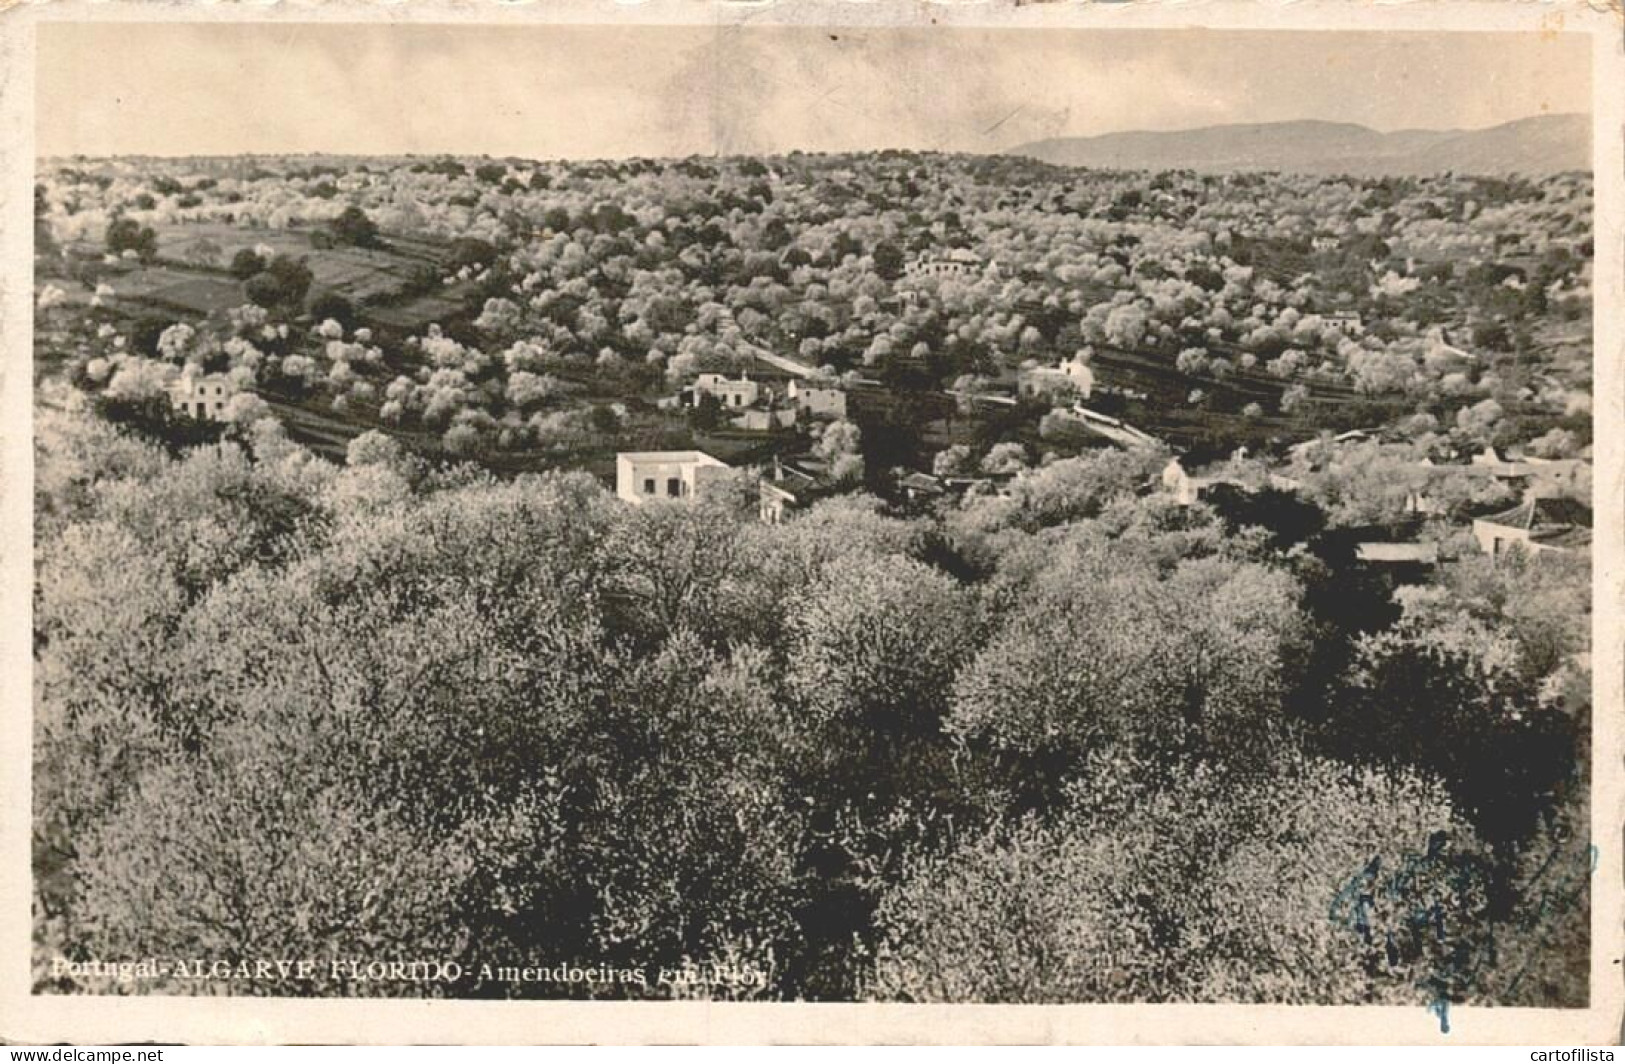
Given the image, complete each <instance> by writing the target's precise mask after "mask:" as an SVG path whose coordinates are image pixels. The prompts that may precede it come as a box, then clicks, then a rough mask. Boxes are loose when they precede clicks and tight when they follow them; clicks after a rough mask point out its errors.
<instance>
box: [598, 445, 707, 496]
mask: <svg viewBox="0 0 1625 1064" xmlns="http://www.w3.org/2000/svg"><path fill="white" fill-rule="evenodd" d="M727 468H728V467H727V466H726V465H724V464H722V463H721V462H718V461H716V460H715V459H711V460H710V461H702V460H697V459H694V458H691V457H687V456H681V452H678V453H677V454H674V455H673V456H670V457H658V458H657V457H649V458H638V457H634V456H632V455H625V454H622V455H617V456H616V458H615V494H616V496H617V497H618V498H620V499H623V500H625V501H626V502H629V503H633V504H635V505H640V506H641V505H642V504H643V503H646V502H648V501H650V500H651V499H693V498H698V497H700V496H701V495H703V494H704V491H705V488H704V486H705V481H706V475H707V474H708V473H715V472H718V471H724V470H726V469H727Z"/></svg>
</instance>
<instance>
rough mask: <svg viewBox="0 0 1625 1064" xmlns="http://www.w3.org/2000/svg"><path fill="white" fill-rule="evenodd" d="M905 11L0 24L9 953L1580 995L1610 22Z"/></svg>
mask: <svg viewBox="0 0 1625 1064" xmlns="http://www.w3.org/2000/svg"><path fill="white" fill-rule="evenodd" d="M929 7H930V5H923V6H921V7H920V9H919V11H926V10H927V9H928V8H929ZM928 13H929V12H928ZM928 13H927V14H920V13H918V12H916V13H915V14H914V15H913V16H911V17H909V18H905V19H895V20H891V21H887V20H884V19H878V18H875V19H870V20H869V21H867V22H865V21H863V20H861V19H860V20H857V21H856V22H853V23H850V24H849V23H847V22H837V21H828V22H827V23H826V22H823V21H820V22H795V21H789V20H782V19H781V20H778V21H774V20H771V19H763V20H761V21H760V22H756V21H752V20H751V19H750V18H745V17H729V18H720V17H719V18H718V19H716V20H714V21H710V22H697V21H694V20H689V21H687V22H678V23H673V24H653V23H651V22H650V21H648V20H646V19H642V20H635V19H625V20H616V19H604V20H600V21H598V22H584V21H570V22H565V21H559V22H554V23H545V24H540V23H535V22H520V21H514V22H510V23H503V24H475V23H469V22H462V23H459V22H448V23H445V24H431V23H427V22H423V21H412V20H402V21H380V20H377V19H371V20H363V21H356V22H339V21H333V20H330V19H329V20H311V21H303V22H301V21H297V20H294V19H291V18H278V19H274V20H269V21H253V20H245V19H232V20H223V21H218V20H217V21H211V20H197V19H190V20H186V19H182V20H175V21H153V20H151V19H134V20H129V19H126V20H96V19H77V20H75V19H60V20H52V19H49V18H46V19H41V20H40V21H38V23H37V25H36V26H35V27H34V30H33V46H32V47H33V59H34V74H33V78H32V81H33V85H32V97H33V103H32V115H31V122H32V127H33V134H32V135H33V145H34V151H33V153H32V157H31V159H30V160H29V167H30V168H31V171H32V189H33V228H32V252H31V268H32V283H31V286H29V287H30V299H31V302H32V328H31V332H30V333H29V334H28V335H29V340H30V341H31V355H32V365H31V371H30V372H24V370H23V368H22V365H21V363H20V362H18V361H12V362H11V363H10V365H11V367H12V372H11V373H9V374H8V375H7V378H8V379H7V381H6V383H7V384H8V385H9V386H10V387H11V388H12V389H16V388H18V387H23V386H28V387H30V388H31V399H30V401H29V404H28V405H29V406H31V408H32V414H31V416H32V430H31V433H30V434H28V435H27V441H28V442H27V443H26V444H24V445H23V446H31V448H32V456H31V462H32V499H31V504H30V501H29V500H22V501H21V502H19V503H18V504H19V505H22V506H28V507H29V508H30V510H31V516H30V518H29V519H28V520H29V521H30V522H31V526H32V551H31V555H30V557H29V559H28V570H29V571H28V577H27V578H28V579H30V580H31V583H32V588H31V594H27V595H24V596H20V597H26V598H29V599H30V600H31V601H30V602H29V603H28V605H27V607H26V610H27V613H26V616H27V621H26V625H27V627H28V630H29V633H30V636H29V638H30V640H31V643H30V649H29V654H30V655H31V672H32V676H31V680H30V681H29V682H28V683H26V684H25V683H17V684H14V686H16V687H17V688H18V691H17V695H18V699H17V700H18V703H19V704H20V706H21V708H19V709H18V712H19V713H22V714H24V715H27V714H28V713H30V712H31V717H32V721H31V727H30V731H29V742H30V745H31V752H30V751H25V750H21V749H19V750H16V751H12V754H13V755H14V759H16V760H21V761H27V762H29V763H30V765H31V771H30V776H29V780H30V782H29V787H30V790H31V794H30V796H29V799H30V801H31V810H30V812H29V813H28V816H27V835H28V863H29V868H28V870H27V872H26V875H25V879H24V882H25V883H26V884H29V887H28V897H27V908H28V909H29V911H30V913H31V943H32V947H31V948H32V957H31V964H30V968H31V974H30V977H29V985H28V993H29V995H30V996H31V997H32V998H34V999H36V1000H39V1001H41V1002H50V1001H54V1000H58V999H62V998H73V997H98V998H109V999H111V998H119V999H124V998H134V997H152V998H188V999H211V1000H212V999H225V998H230V999H257V998H279V999H310V998H327V999H357V998H364V999H410V1000H420V999H435V1000H447V999H449V1000H456V1001H507V1002H519V1001H548V1002H556V1001H565V1002H606V1001H607V1002H622V1003H642V1002H711V1003H717V1004H718V1005H722V1004H731V1003H741V1002H750V1003H798V1002H799V1003H818V1002H822V1003H866V1004H876V1005H885V1004H906V1005H921V1004H932V1005H940V1004H952V1005H968V1004H975V1005H1000V1004H1018V1005H1188V1004H1216V1005H1234V1006H1255V1005H1256V1006H1264V1005H1295V1006H1390V1007H1394V1008H1395V1009H1398V1010H1399V1011H1397V1012H1392V1013H1389V1014H1391V1015H1396V1016H1399V1017H1402V1018H1403V1022H1404V1023H1405V1024H1407V1025H1408V1028H1407V1029H1408V1030H1411V1031H1412V1033H1414V1034H1415V1035H1416V1036H1417V1037H1426V1036H1429V1035H1432V1036H1437V1035H1441V1034H1448V1033H1449V1032H1451V1031H1452V1029H1453V1025H1458V1024H1460V1023H1462V1022H1463V1021H1462V1017H1463V1016H1464V1015H1470V1014H1472V1013H1474V1012H1476V1011H1478V1010H1481V1009H1483V1008H1484V1007H1487V1006H1495V1007H1499V1008H1500V1009H1503V1010H1504V1009H1506V1008H1512V1009H1522V1010H1536V1009H1538V1010H1548V1011H1547V1012H1542V1013H1541V1014H1540V1015H1542V1016H1547V1015H1550V1014H1551V1013H1552V1012H1557V1013H1573V1014H1579V1013H1583V1012H1584V1011H1585V1010H1587V1009H1588V1008H1591V1007H1592V1006H1594V1005H1596V1004H1598V1003H1599V1002H1600V1001H1604V1000H1609V999H1612V998H1613V997H1615V996H1616V994H1617V990H1616V988H1614V987H1613V986H1601V985H1594V970H1595V969H1594V947H1596V946H1597V945H1598V943H1597V941H1595V939H1594V931H1593V929H1594V923H1593V917H1594V915H1596V914H1595V912H1594V906H1595V905H1596V904H1597V903H1598V897H1599V895H1601V894H1608V895H1610V896H1611V895H1612V894H1614V893H1617V886H1616V885H1612V884H1609V885H1606V886H1604V885H1599V882H1598V880H1597V878H1596V871H1597V869H1598V868H1599V866H1600V865H1601V864H1603V863H1604V860H1605V858H1606V859H1607V861H1610V862H1614V863H1613V864H1612V865H1611V867H1612V868H1613V869H1615V870H1616V871H1617V869H1618V864H1617V856H1618V855H1617V853H1608V852H1607V851H1609V850H1612V849H1614V848H1616V847H1617V846H1618V844H1619V837H1618V834H1617V832H1615V833H1614V834H1613V836H1612V837H1603V836H1599V835H1598V833H1597V831H1596V830H1595V828H1594V824H1595V823H1598V822H1605V823H1611V822H1612V821H1611V820H1604V821H1597V820H1596V819H1595V814H1597V813H1598V811H1599V810H1598V806H1597V805H1596V802H1597V791H1596V788H1595V786H1594V784H1595V782H1596V781H1595V774H1596V772H1598V771H1602V770H1603V769H1604V768H1605V769H1606V771H1608V772H1614V771H1616V770H1617V767H1618V766H1617V765H1614V764H1612V763H1610V764H1608V765H1606V766H1601V767H1599V766H1598V765H1597V764H1596V762H1595V759H1594V754H1595V752H1596V749H1597V748H1596V741H1595V738H1594V736H1595V732H1594V724H1595V723H1596V721H1595V719H1594V718H1595V717H1596V715H1597V714H1600V713H1609V714H1617V712H1618V706H1617V703H1613V702H1611V701H1610V699H1612V698H1613V697H1614V696H1613V694H1612V693H1611V692H1613V691H1614V690H1615V688H1614V686H1613V685H1614V683H1615V681H1616V679H1617V677H1616V676H1615V674H1617V673H1618V672H1619V667H1620V663H1619V656H1618V655H1619V649H1620V648H1619V646H1618V645H1617V644H1615V645H1607V644H1604V645H1601V646H1600V647H1595V646H1594V645H1593V643H1594V639H1593V625H1594V621H1595V620H1597V616H1596V615H1597V614H1598V612H1599V611H1605V610H1606V609H1607V606H1608V600H1601V599H1599V600H1597V601H1596V602H1595V604H1594V597H1593V586H1594V579H1593V578H1594V567H1595V565H1597V564H1601V562H1600V560H1599V559H1594V548H1595V549H1596V552H1597V553H1598V554H1599V556H1600V554H1601V551H1602V549H1603V547H1604V546H1605V544H1604V543H1603V541H1602V539H1599V540H1598V541H1597V542H1596V543H1594V540H1593V533H1594V515H1601V516H1600V517H1599V519H1598V521H1597V524H1596V528H1597V534H1598V536H1599V537H1603V535H1604V533H1603V529H1604V528H1605V527H1606V528H1609V529H1612V530H1615V531H1617V526H1616V525H1613V524H1611V522H1612V521H1613V520H1614V518H1615V517H1616V516H1617V513H1618V511H1619V510H1620V499H1619V483H1620V482H1619V480H1618V471H1617V469H1616V470H1615V471H1614V472H1613V473H1612V474H1609V475H1607V476H1599V475H1598V473H1600V472H1601V467H1600V466H1598V465H1597V464H1596V463H1597V461H1598V456H1599V454H1600V453H1601V452H1602V450H1603V449H1604V447H1605V437H1604V432H1605V430H1604V428H1603V420H1602V416H1601V410H1602V407H1601V406H1599V407H1598V408H1597V409H1594V406H1593V404H1594V401H1599V402H1600V400H1597V398H1596V397H1597V396H1598V395H1599V394H1600V393H1599V390H1598V389H1597V388H1596V387H1595V382H1596V379H1597V373H1598V361H1597V357H1596V356H1597V349H1596V338H1595V334H1594V318H1595V315H1596V311H1597V309H1598V305H1599V298H1600V296H1599V295H1598V294H1597V293H1596V292H1595V288H1596V286H1597V284H1598V280H1597V278H1598V265H1597V264H1598V237H1597V233H1598V228H1597V225H1598V209H1597V199H1596V196H1597V192H1596V189H1595V188H1594V181H1595V180H1597V179H1598V177H1597V171H1596V170H1595V165H1596V160H1597V158H1598V155H1597V152H1598V142H1597V133H1596V130H1597V129H1598V128H1600V127H1599V126H1598V124H1597V122H1596V115H1595V113H1594V112H1595V107H1596V101H1597V99H1598V97H1599V94H1600V93H1601V92H1603V91H1605V90H1604V89H1599V86H1598V83H1597V75H1596V66H1595V62H1594V60H1595V57H1596V55H1597V53H1598V47H1597V38H1596V35H1595V34H1593V33H1590V32H1579V31H1571V30H1568V29H1565V28H1564V27H1563V26H1562V25H1561V24H1558V25H1554V26H1551V27H1548V28H1547V29H1545V30H1543V31H1541V32H1534V31H1530V30H1499V29H1486V30H1482V31H1474V30H1463V29H1461V28H1459V27H1456V28H1452V29H1451V30H1449V31H1444V30H1438V31H1431V30H1426V29H1410V30H1393V29H1359V28H1348V27H1344V28H1339V29H1302V28H1297V29H1270V28H1257V27H1252V28H1224V27H1219V28H1215V27H1207V28H1202V27H1200V26H1196V27H1192V28H1181V27H1178V26H1176V25H1172V24H1170V25H1168V26H1163V27H1154V28H1130V27H1108V26H1100V25H1090V26H1082V27H1080V26H1057V27H1051V28H1045V29H1028V28H1011V27H1005V26H997V25H973V24H968V23H967V22H965V21H964V20H959V21H957V22H956V21H954V20H952V19H948V18H947V17H946V15H945V16H944V21H945V22H947V23H952V24H944V25H937V24H934V23H933V22H931V21H927V15H928ZM1616 36H1617V34H1616ZM1615 43H1616V44H1617V41H1616V42H1615ZM1618 88H1619V86H1618V85H1617V84H1615V85H1614V86H1613V90H1615V91H1616V92H1617V89H1618ZM1615 136H1617V130H1615V131H1613V133H1612V134H1611V135H1610V141H1609V143H1610V151H1611V150H1612V147H1611V146H1612V138H1613V137H1615ZM1615 165H1617V161H1616V162H1615ZM1609 180H1610V182H1611V184H1610V187H1613V184H1616V183H1617V181H1618V175H1617V174H1615V175H1610V177H1609ZM18 213H20V212H18ZM1605 213H1606V212H1605ZM1613 224H1614V225H1616V226H1617V224H1618V217H1617V201H1616V216H1615V217H1614V221H1613ZM1614 239H1615V241H1616V242H1617V232H1616V234H1615V237H1614ZM1617 251H1618V249H1617V248H1610V250H1609V254H1610V255H1616V254H1617ZM1615 261H1617V260H1615ZM20 268H21V270H26V269H27V268H28V264H21V267H20ZM8 276H9V277H10V278H12V279H14V280H17V281H19V282H26V281H27V276H28V275H27V274H26V273H25V272H19V271H13V272H12V273H10V274H9V275H8ZM1615 298H1617V296H1616V297H1615ZM1613 311H1614V314H1615V316H1616V317H1617V316H1618V306H1617V305H1616V306H1615V307H1614V308H1613ZM1613 354H1615V355H1617V352H1614V353H1613ZM1615 402H1616V400H1615V399H1614V398H1609V399H1608V402H1607V403H1606V404H1603V405H1611V404H1615ZM1615 431H1617V426H1615ZM8 490H9V489H8ZM13 501H17V500H13ZM1604 511H1606V513H1604ZM1608 534H1609V535H1612V531H1610V532H1609V533H1608ZM1608 546H1611V545H1608ZM1615 579H1616V580H1617V573H1616V576H1615ZM16 605H17V607H18V609H19V610H23V609H24V608H25V607H24V605H23V603H22V602H21V601H19V602H18V603H17V604H16ZM24 616H25V614H23V613H19V614H18V615H17V617H16V620H15V623H16V625H17V627H18V629H19V632H20V631H21V629H22V627H23V626H24V624H25V622H24V620H23V619H22V618H23V617H24ZM1599 652H1600V653H1601V654H1602V655H1603V656H1602V659H1601V661H1599V662H1598V663H1597V664H1596V667H1595V668H1594V663H1593V655H1594V653H1599ZM1599 670H1600V673H1601V674H1603V675H1604V677H1605V680H1606V683H1607V685H1608V686H1607V687H1606V688H1598V689H1594V678H1595V676H1596V675H1598V673H1599ZM13 678H14V679H17V680H20V679H21V677H20V676H19V677H13ZM25 691H27V692H28V693H27V694H24V692H25ZM1604 691H1606V692H1610V693H1608V694H1606V695H1605V694H1604V693H1603V692H1604ZM30 703H31V708H30V706H29V705H28V704H30ZM1605 812H1606V816H1607V817H1608V818H1612V817H1613V815H1614V812H1613V811H1612V810H1607V811H1605ZM1613 911H1614V912H1615V913H1616V915H1617V910H1613ZM1616 930H1617V929H1616ZM1613 933H1614V932H1613V931H1610V932H1608V934H1609V935H1610V937H1611V936H1612V935H1613ZM1618 974H1619V972H1618V969H1617V968H1615V969H1613V976H1614V977H1615V979H1616V980H1617V978H1618ZM697 1037H701V1036H697ZM831 1037H836V1038H838V1037H840V1035H839V1033H832V1035H831ZM1151 1037H1155V1036H1154V1035H1153V1036H1151Z"/></svg>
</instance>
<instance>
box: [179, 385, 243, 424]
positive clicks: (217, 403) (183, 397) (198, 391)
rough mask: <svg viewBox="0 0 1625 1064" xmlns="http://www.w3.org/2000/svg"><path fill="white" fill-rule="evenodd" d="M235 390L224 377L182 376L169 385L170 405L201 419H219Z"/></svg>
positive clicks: (182, 412)
mask: <svg viewBox="0 0 1625 1064" xmlns="http://www.w3.org/2000/svg"><path fill="white" fill-rule="evenodd" d="M234 391H235V389H234V388H233V387H232V386H231V385H230V384H229V383H228V382H227V381H226V379H225V378H223V377H205V378H202V379H199V378H196V377H182V378H181V379H180V380H178V381H176V382H175V383H174V384H172V385H170V386H169V405H170V408H171V409H173V410H175V411H176V412H177V413H181V414H186V415H188V416H190V417H194V418H197V419H198V420H200V421H203V420H207V421H218V420H220V418H221V416H222V415H224V413H225V410H226V403H227V402H228V401H230V399H231V396H232V394H233V393H234Z"/></svg>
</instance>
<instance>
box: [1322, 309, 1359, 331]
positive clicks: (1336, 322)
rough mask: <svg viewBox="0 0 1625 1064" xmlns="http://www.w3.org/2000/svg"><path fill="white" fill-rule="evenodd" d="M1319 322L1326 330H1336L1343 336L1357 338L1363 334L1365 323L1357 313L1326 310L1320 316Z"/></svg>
mask: <svg viewBox="0 0 1625 1064" xmlns="http://www.w3.org/2000/svg"><path fill="white" fill-rule="evenodd" d="M1320 320H1321V321H1322V322H1323V323H1324V324H1325V326H1326V328H1328V329H1336V330H1337V331H1338V332H1341V333H1342V334H1343V335H1345V336H1358V335H1360V334H1361V333H1363V332H1365V322H1364V321H1362V320H1361V319H1360V315H1359V313H1358V312H1357V311H1353V310H1328V311H1326V312H1324V313H1322V314H1321V316H1320Z"/></svg>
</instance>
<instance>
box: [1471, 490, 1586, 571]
mask: <svg viewBox="0 0 1625 1064" xmlns="http://www.w3.org/2000/svg"><path fill="white" fill-rule="evenodd" d="M1473 538H1474V539H1476V540H1478V545H1479V546H1480V547H1482V548H1483V549H1484V553H1485V554H1488V555H1489V556H1490V557H1492V558H1499V557H1501V556H1502V555H1503V554H1505V553H1507V552H1508V551H1510V550H1512V549H1513V548H1514V547H1517V548H1521V549H1523V550H1526V551H1528V552H1529V553H1530V554H1532V555H1539V554H1543V553H1546V554H1572V553H1576V552H1580V551H1585V550H1588V549H1589V548H1590V546H1591V508H1590V507H1588V506H1586V505H1585V504H1584V503H1582V502H1579V501H1577V500H1575V499H1566V498H1557V497H1555V496H1537V497H1531V498H1528V499H1525V500H1524V501H1523V502H1521V503H1519V504H1518V505H1517V506H1514V507H1512V508H1511V509H1510V510H1503V511H1501V512H1500V513H1496V514H1490V515H1489V516H1488V517H1480V518H1478V519H1477V520H1475V521H1474V522H1473Z"/></svg>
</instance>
